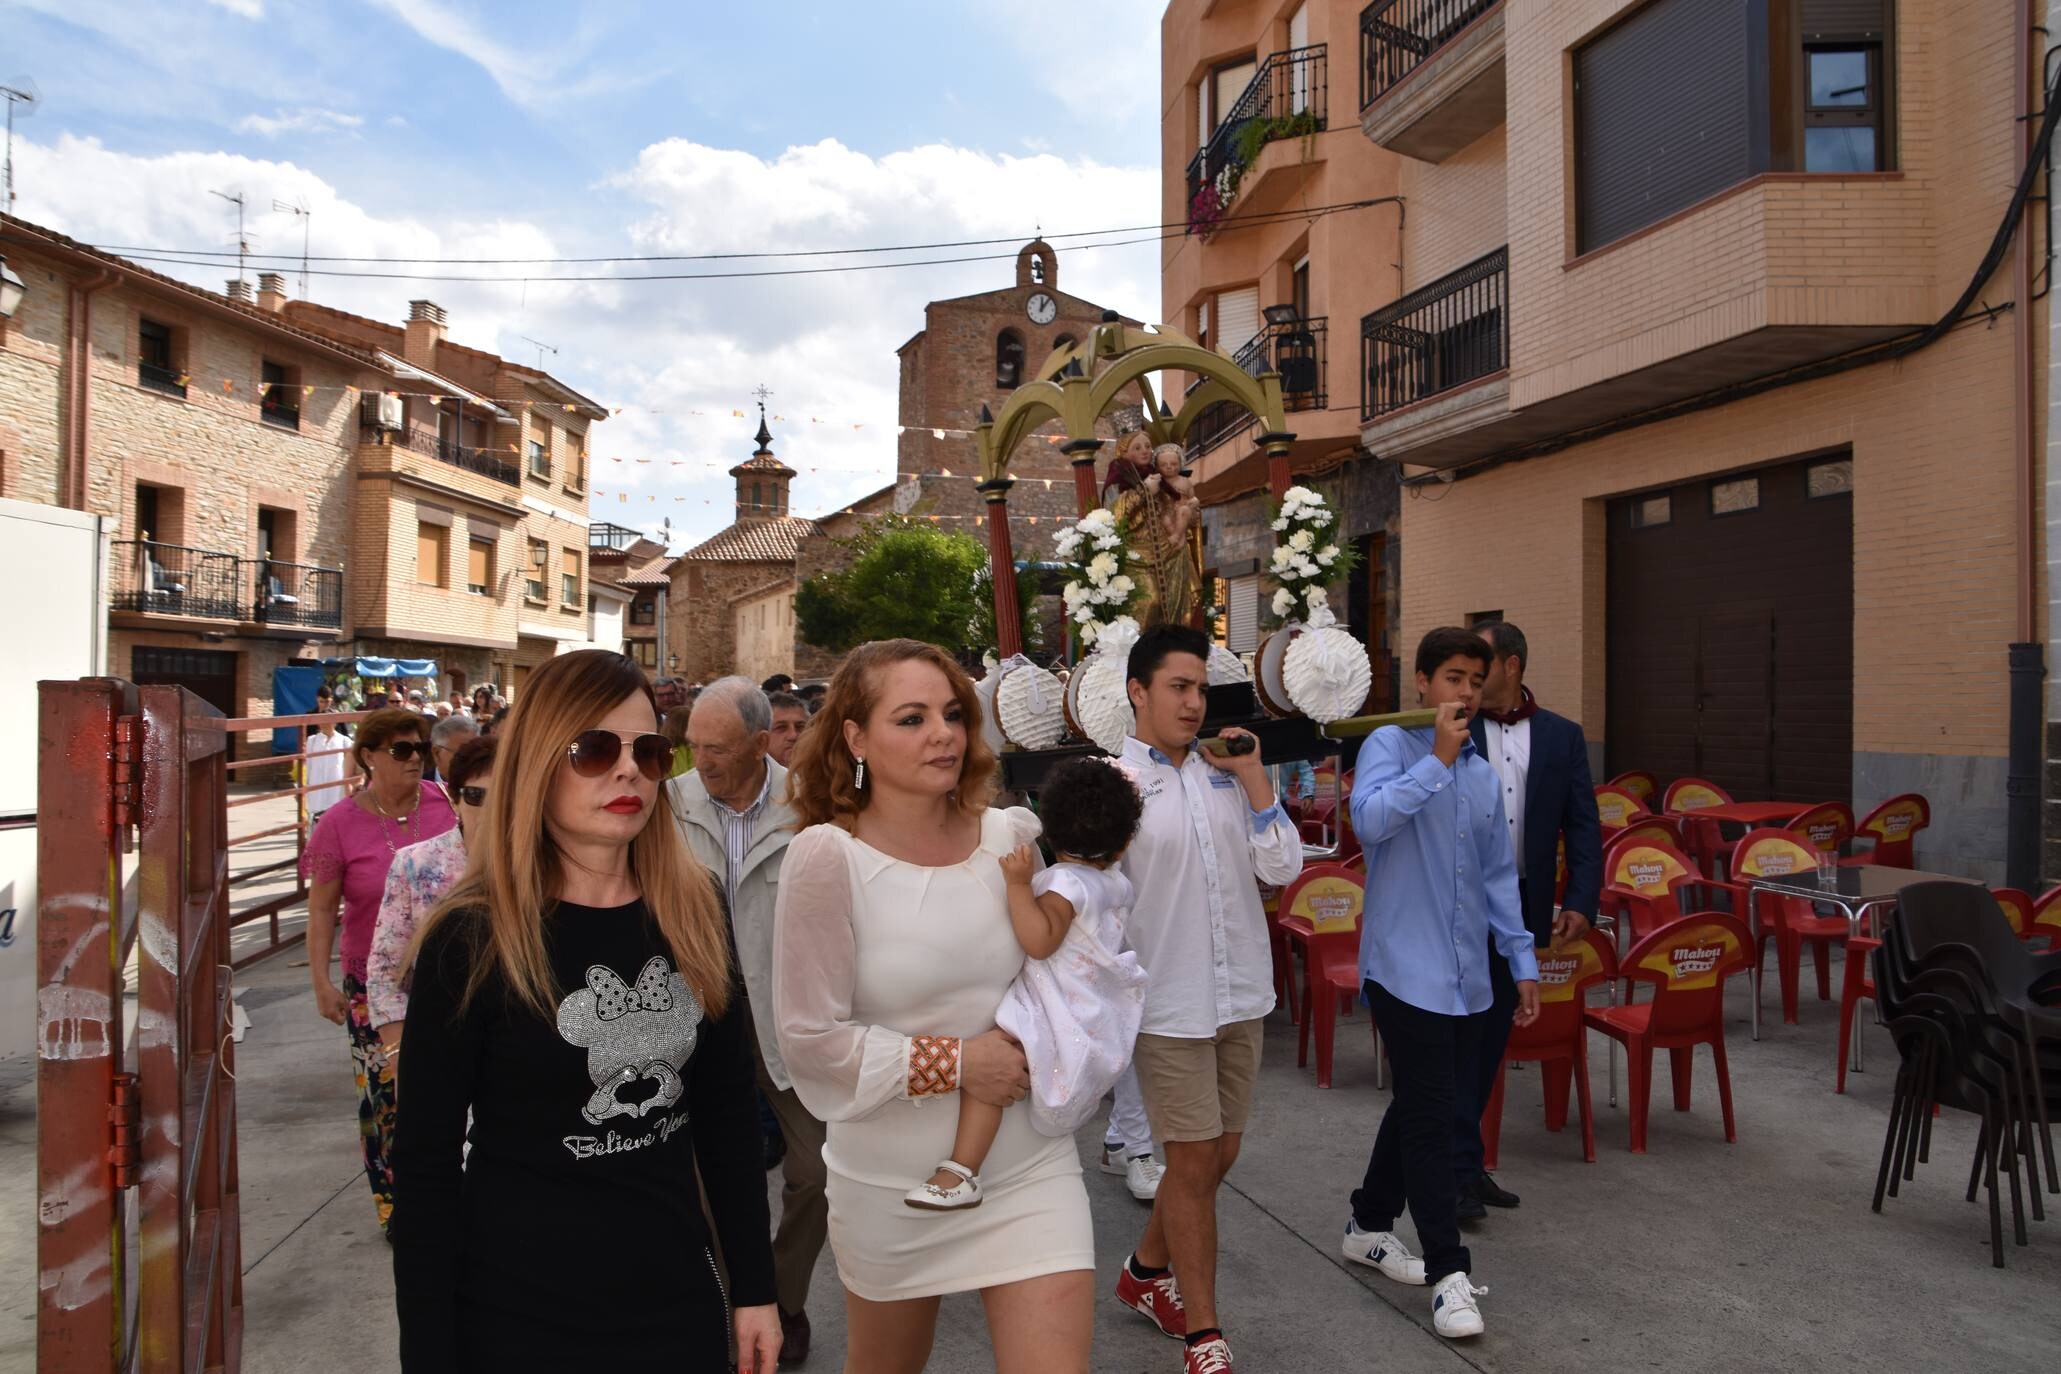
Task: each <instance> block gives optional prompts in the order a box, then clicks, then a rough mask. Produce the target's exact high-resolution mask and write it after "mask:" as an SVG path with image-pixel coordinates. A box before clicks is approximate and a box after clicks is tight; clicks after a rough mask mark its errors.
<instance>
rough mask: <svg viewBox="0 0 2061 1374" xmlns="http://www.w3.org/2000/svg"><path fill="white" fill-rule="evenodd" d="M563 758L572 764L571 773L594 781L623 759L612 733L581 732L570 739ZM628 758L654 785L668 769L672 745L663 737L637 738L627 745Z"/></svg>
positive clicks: (617, 737) (619, 738)
mask: <svg viewBox="0 0 2061 1374" xmlns="http://www.w3.org/2000/svg"><path fill="white" fill-rule="evenodd" d="M565 756H566V758H567V759H569V760H570V761H571V762H572V766H573V772H575V773H578V774H579V775H580V776H581V777H583V778H598V777H600V776H601V775H602V774H603V773H606V772H607V771H608V770H609V769H611V768H613V767H615V763H616V760H617V759H619V758H621V757H622V756H623V737H622V736H621V735H618V734H617V733H615V731H613V730H583V731H581V732H580V733H579V734H577V735H575V736H573V742H572V743H571V744H570V745H568V746H567V747H566V751H565ZM630 757H631V758H632V759H634V760H635V761H636V764H637V771H638V772H640V773H642V774H643V775H644V776H645V777H647V778H650V779H651V780H652V781H653V782H657V781H658V780H659V779H660V778H663V777H664V776H665V775H666V773H667V772H668V771H669V770H670V769H671V768H672V764H673V742H672V741H671V740H669V739H667V738H666V737H665V736H664V735H638V736H636V737H635V738H633V739H632V740H631V741H630Z"/></svg>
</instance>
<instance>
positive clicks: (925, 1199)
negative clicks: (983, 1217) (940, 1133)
mask: <svg viewBox="0 0 2061 1374" xmlns="http://www.w3.org/2000/svg"><path fill="white" fill-rule="evenodd" d="M937 1168H938V1172H939V1173H942V1174H957V1175H958V1176H959V1181H958V1182H957V1183H955V1184H953V1185H952V1186H951V1187H949V1188H940V1187H938V1186H937V1185H936V1184H935V1183H931V1182H928V1181H926V1182H923V1183H919V1184H917V1185H916V1186H915V1187H914V1188H911V1189H910V1190H909V1191H908V1192H906V1193H904V1194H903V1195H902V1201H904V1202H906V1203H908V1204H909V1205H910V1206H911V1207H920V1208H922V1209H923V1210H924V1211H926V1212H956V1211H959V1210H960V1209H961V1208H964V1207H978V1206H980V1180H979V1179H978V1178H975V1177H974V1175H973V1171H972V1170H971V1169H969V1168H967V1167H966V1166H965V1165H963V1164H960V1163H958V1162H956V1161H954V1160H949V1159H944V1160H939V1161H938V1166H937Z"/></svg>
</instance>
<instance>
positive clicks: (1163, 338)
mask: <svg viewBox="0 0 2061 1374" xmlns="http://www.w3.org/2000/svg"><path fill="white" fill-rule="evenodd" d="M1154 372H1185V373H1188V374H1190V375H1191V376H1194V377H1196V378H1198V379H1199V381H1198V384H1197V385H1195V386H1193V387H1191V388H1189V390H1188V392H1187V394H1185V395H1184V396H1183V397H1182V398H1181V408H1180V410H1179V411H1178V412H1175V411H1173V410H1171V409H1170V408H1168V407H1167V406H1166V405H1164V404H1163V403H1162V402H1161V401H1160V400H1159V399H1158V398H1156V397H1155V396H1154V395H1153V394H1152V383H1151V382H1150V381H1149V380H1148V378H1149V377H1150V375H1151V374H1152V373H1154ZM1131 389H1135V390H1136V391H1137V393H1138V395H1139V397H1140V399H1142V400H1143V402H1144V408H1143V409H1144V416H1145V432H1146V434H1147V435H1149V436H1150V437H1151V439H1152V442H1153V443H1154V444H1167V443H1174V444H1178V443H1183V442H1184V441H1185V440H1186V438H1187V436H1188V431H1189V430H1190V429H1192V428H1193V427H1194V425H1195V422H1196V420H1197V419H1198V418H1199V417H1200V416H1201V415H1202V414H1203V412H1204V411H1206V410H1208V409H1210V408H1211V407H1212V406H1216V405H1219V404H1222V403H1225V402H1229V403H1230V404H1232V405H1236V406H1239V407H1241V408H1242V409H1244V410H1247V411H1249V412H1251V414H1252V415H1253V417H1254V419H1256V420H1257V421H1258V422H1259V425H1260V433H1259V434H1258V435H1257V436H1256V437H1255V439H1254V443H1256V444H1257V445H1259V446H1260V447H1261V448H1263V449H1264V450H1265V451H1266V454H1267V480H1268V486H1269V487H1270V488H1271V489H1272V490H1273V493H1274V496H1275V497H1276V498H1277V499H1278V498H1279V497H1280V495H1281V493H1282V492H1284V491H1286V490H1287V489H1288V446H1289V443H1290V442H1291V441H1292V440H1293V439H1294V438H1295V436H1294V435H1293V434H1291V433H1289V432H1287V429H1286V425H1285V417H1286V413H1287V412H1286V411H1285V409H1284V408H1283V406H1282V403H1281V374H1280V373H1278V372H1263V373H1261V374H1259V375H1258V376H1254V375H1253V374H1251V373H1249V372H1247V371H1246V370H1245V369H1244V368H1243V367H1240V366H1239V365H1238V363H1237V361H1236V360H1235V359H1233V358H1232V357H1231V355H1229V354H1228V353H1222V352H1218V351H1217V350H1215V349H1211V348H1204V347H1203V346H1202V345H1201V344H1198V343H1196V342H1195V341H1194V340H1193V339H1191V338H1189V337H1188V336H1187V335H1185V334H1181V333H1178V332H1177V331H1175V330H1172V329H1168V328H1167V327H1166V326H1165V325H1160V326H1157V327H1154V328H1147V327H1144V326H1139V325H1129V324H1126V323H1124V322H1123V320H1122V319H1121V318H1119V317H1118V316H1117V314H1116V312H1114V311H1109V312H1107V313H1105V314H1104V315H1103V317H1102V323H1101V324H1098V325H1097V326H1095V328H1094V329H1093V330H1092V331H1091V332H1090V333H1089V335H1088V337H1087V339H1086V340H1085V341H1084V342H1081V343H1077V344H1074V345H1072V346H1070V347H1068V348H1062V349H1057V350H1055V351H1054V352H1053V353H1052V356H1051V357H1049V358H1047V359H1046V360H1045V363H1044V366H1042V367H1041V368H1039V370H1038V376H1037V379H1036V380H1035V381H1031V382H1026V383H1025V384H1024V385H1022V386H1020V387H1018V388H1017V389H1016V390H1015V391H1013V392H1011V393H1010V394H1009V399H1008V400H1007V401H1004V402H1003V403H1002V411H1001V414H999V415H996V414H992V413H990V411H989V410H988V408H987V407H986V406H985V405H983V406H982V407H981V410H980V425H979V427H978V428H977V429H976V430H975V435H976V437H977V439H978V442H979V447H980V475H981V482H980V487H979V490H980V493H981V496H982V497H983V498H984V499H985V500H986V501H987V504H988V520H987V527H988V557H989V561H990V563H991V564H992V566H994V567H996V568H1011V567H1014V566H1015V565H1016V557H1015V553H1014V552H1013V550H1012V548H1011V545H1010V539H1009V518H1008V516H1009V510H1008V505H1009V488H1010V487H1011V486H1013V485H1015V482H1014V479H1013V478H1011V477H1010V476H1009V461H1010V459H1011V457H1013V456H1014V454H1015V452H1016V449H1017V447H1018V446H1019V445H1021V444H1022V442H1023V441H1024V439H1025V438H1027V437H1028V436H1029V435H1030V434H1031V433H1032V432H1033V431H1035V430H1037V429H1038V428H1039V427H1040V426H1042V425H1045V424H1047V423H1049V422H1051V421H1054V420H1056V421H1058V422H1059V423H1060V424H1061V425H1062V426H1063V427H1064V428H1065V430H1066V439H1065V442H1064V443H1062V444H1061V445H1060V449H1061V451H1062V452H1064V453H1065V454H1067V455H1068V456H1069V457H1070V458H1071V459H1072V460H1073V470H1074V491H1075V495H1076V499H1077V501H1078V504H1079V507H1080V513H1081V514H1082V515H1086V514H1087V513H1088V511H1089V510H1090V509H1092V508H1093V506H1094V505H1095V501H1096V490H1095V455H1096V453H1097V451H1098V450H1099V449H1100V448H1101V447H1102V444H1103V443H1104V440H1102V439H1100V438H1098V437H1097V436H1096V433H1095V422H1096V421H1097V420H1099V419H1100V418H1101V417H1102V416H1103V415H1104V414H1105V413H1107V412H1108V411H1110V410H1112V409H1114V408H1115V407H1116V404H1117V400H1118V398H1119V397H1120V396H1122V395H1123V394H1124V392H1125V391H1126V390H1131ZM990 580H991V582H992V584H993V586H994V592H995V628H996V633H997V636H998V637H999V638H1000V640H1001V641H1002V642H1001V643H1000V644H998V645H996V648H997V650H998V651H999V652H1000V653H1001V655H1002V656H1003V657H1005V658H1006V657H1008V656H1009V655H1010V654H1013V653H1018V652H1021V650H1022V647H1023V646H1022V644H1021V642H1020V639H1019V635H1018V628H1017V627H1018V624H1019V622H1020V612H1019V608H1018V606H1017V602H1016V579H1015V578H1013V577H996V578H992V579H990Z"/></svg>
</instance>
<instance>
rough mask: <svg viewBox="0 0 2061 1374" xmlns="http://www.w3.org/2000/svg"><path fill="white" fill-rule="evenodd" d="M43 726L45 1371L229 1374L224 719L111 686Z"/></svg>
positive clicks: (92, 685)
mask: <svg viewBox="0 0 2061 1374" xmlns="http://www.w3.org/2000/svg"><path fill="white" fill-rule="evenodd" d="M40 709H41V719H40V721H39V726H40V730H39V739H40V741H41V746H40V753H39V758H38V764H37V767H38V775H37V790H38V815H39V820H38V831H37V867H38V888H39V891H40V898H39V903H38V907H39V910H38V916H37V926H36V942H37V1009H36V1010H37V1031H38V1034H37V1055H38V1062H37V1083H36V1099H37V1144H36V1154H37V1267H38V1280H37V1369H38V1371H39V1374H59V1372H60V1371H62V1374H73V1372H74V1371H94V1374H100V1372H101V1371H117V1370H124V1371H125V1370H131V1369H134V1370H139V1371H151V1372H152V1374H157V1372H158V1371H163V1372H164V1374H201V1372H202V1371H212V1370H222V1371H225V1374H233V1371H235V1370H236V1369H237V1368H238V1366H239V1363H240V1354H241V1349H242V1341H243V1287H242V1277H241V1275H242V1254H241V1246H240V1230H239V1226H238V1210H237V1171H236V1088H235V1070H234V1063H233V1060H234V1047H233V1045H232V1043H231V1041H230V1038H229V1014H230V1003H229V993H230V976H231V975H230V969H229V920H228V895H227V875H228V860H227V854H228V848H227V840H228V835H227V821H226V812H225V810H224V803H225V800H226V797H225V776H226V775H225V772H224V769H223V764H224V761H225V757H224V756H225V749H224V745H225V741H226V738H227V737H226V735H225V734H224V732H223V728H222V720H221V713H220V712H218V711H216V710H215V709H214V708H213V707H211V706H208V705H207V704H206V703H204V702H202V701H200V700H199V699H198V698H197V697H195V696H193V695H192V694H191V693H190V692H187V691H185V690H184V689H182V688H178V687H143V688H138V687H135V686H133V685H132V684H130V683H127V682H123V681H120V680H118V679H113V678H89V679H86V680H84V681H80V682H46V683H44V684H42V689H41V708H40ZM132 987H133V996H134V999H135V1002H134V1010H133V1018H134V1019H133V1025H131V1024H130V1012H129V1008H128V1005H127V999H128V997H129V996H130V995H131V988H132Z"/></svg>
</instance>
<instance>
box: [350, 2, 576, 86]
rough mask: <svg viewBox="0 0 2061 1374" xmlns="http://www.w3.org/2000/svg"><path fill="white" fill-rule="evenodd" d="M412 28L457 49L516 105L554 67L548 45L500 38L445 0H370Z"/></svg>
mask: <svg viewBox="0 0 2061 1374" xmlns="http://www.w3.org/2000/svg"><path fill="white" fill-rule="evenodd" d="M372 3H373V4H375V5H377V6H378V7H379V8H380V9H383V10H385V11H386V12H387V13H388V14H391V15H393V16H394V18H396V19H398V20H400V21H401V22H402V23H403V24H406V25H407V26H408V27H409V28H411V29H413V30H414V31H415V33H416V36H417V37H419V38H421V39H422V40H423V41H424V42H426V43H433V44H435V45H436V46H437V47H439V48H444V49H446V50H448V51H450V52H454V53H457V54H458V55H459V56H460V57H463V58H465V59H466V60H467V61H469V62H472V63H474V64H475V65H477V66H478V67H480V68H481V69H482V70H484V71H485V72H486V74H487V75H488V76H490V77H492V78H493V79H494V84H495V85H496V86H499V87H500V88H501V93H502V94H503V95H505V96H507V97H508V98H509V99H510V100H513V101H515V102H516V103H517V104H518V105H522V104H527V103H528V102H529V101H530V100H531V99H533V98H534V97H535V95H536V91H537V82H538V77H539V75H540V73H549V72H551V71H553V70H555V67H556V64H555V62H554V61H553V60H552V59H551V58H550V57H549V56H548V55H547V54H548V51H549V50H548V49H546V50H541V51H540V50H537V49H523V48H517V47H513V46H511V45H509V44H507V43H504V42H502V41H501V40H500V39H498V38H496V37H495V36H494V35H493V34H492V33H491V32H489V31H488V30H487V29H486V28H485V27H484V26H483V25H482V24H481V23H480V22H479V21H477V20H475V19H473V18H472V16H470V15H467V14H464V13H462V12H461V11H460V10H459V9H458V8H457V7H456V6H453V5H449V4H446V3H444V0H372Z"/></svg>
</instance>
